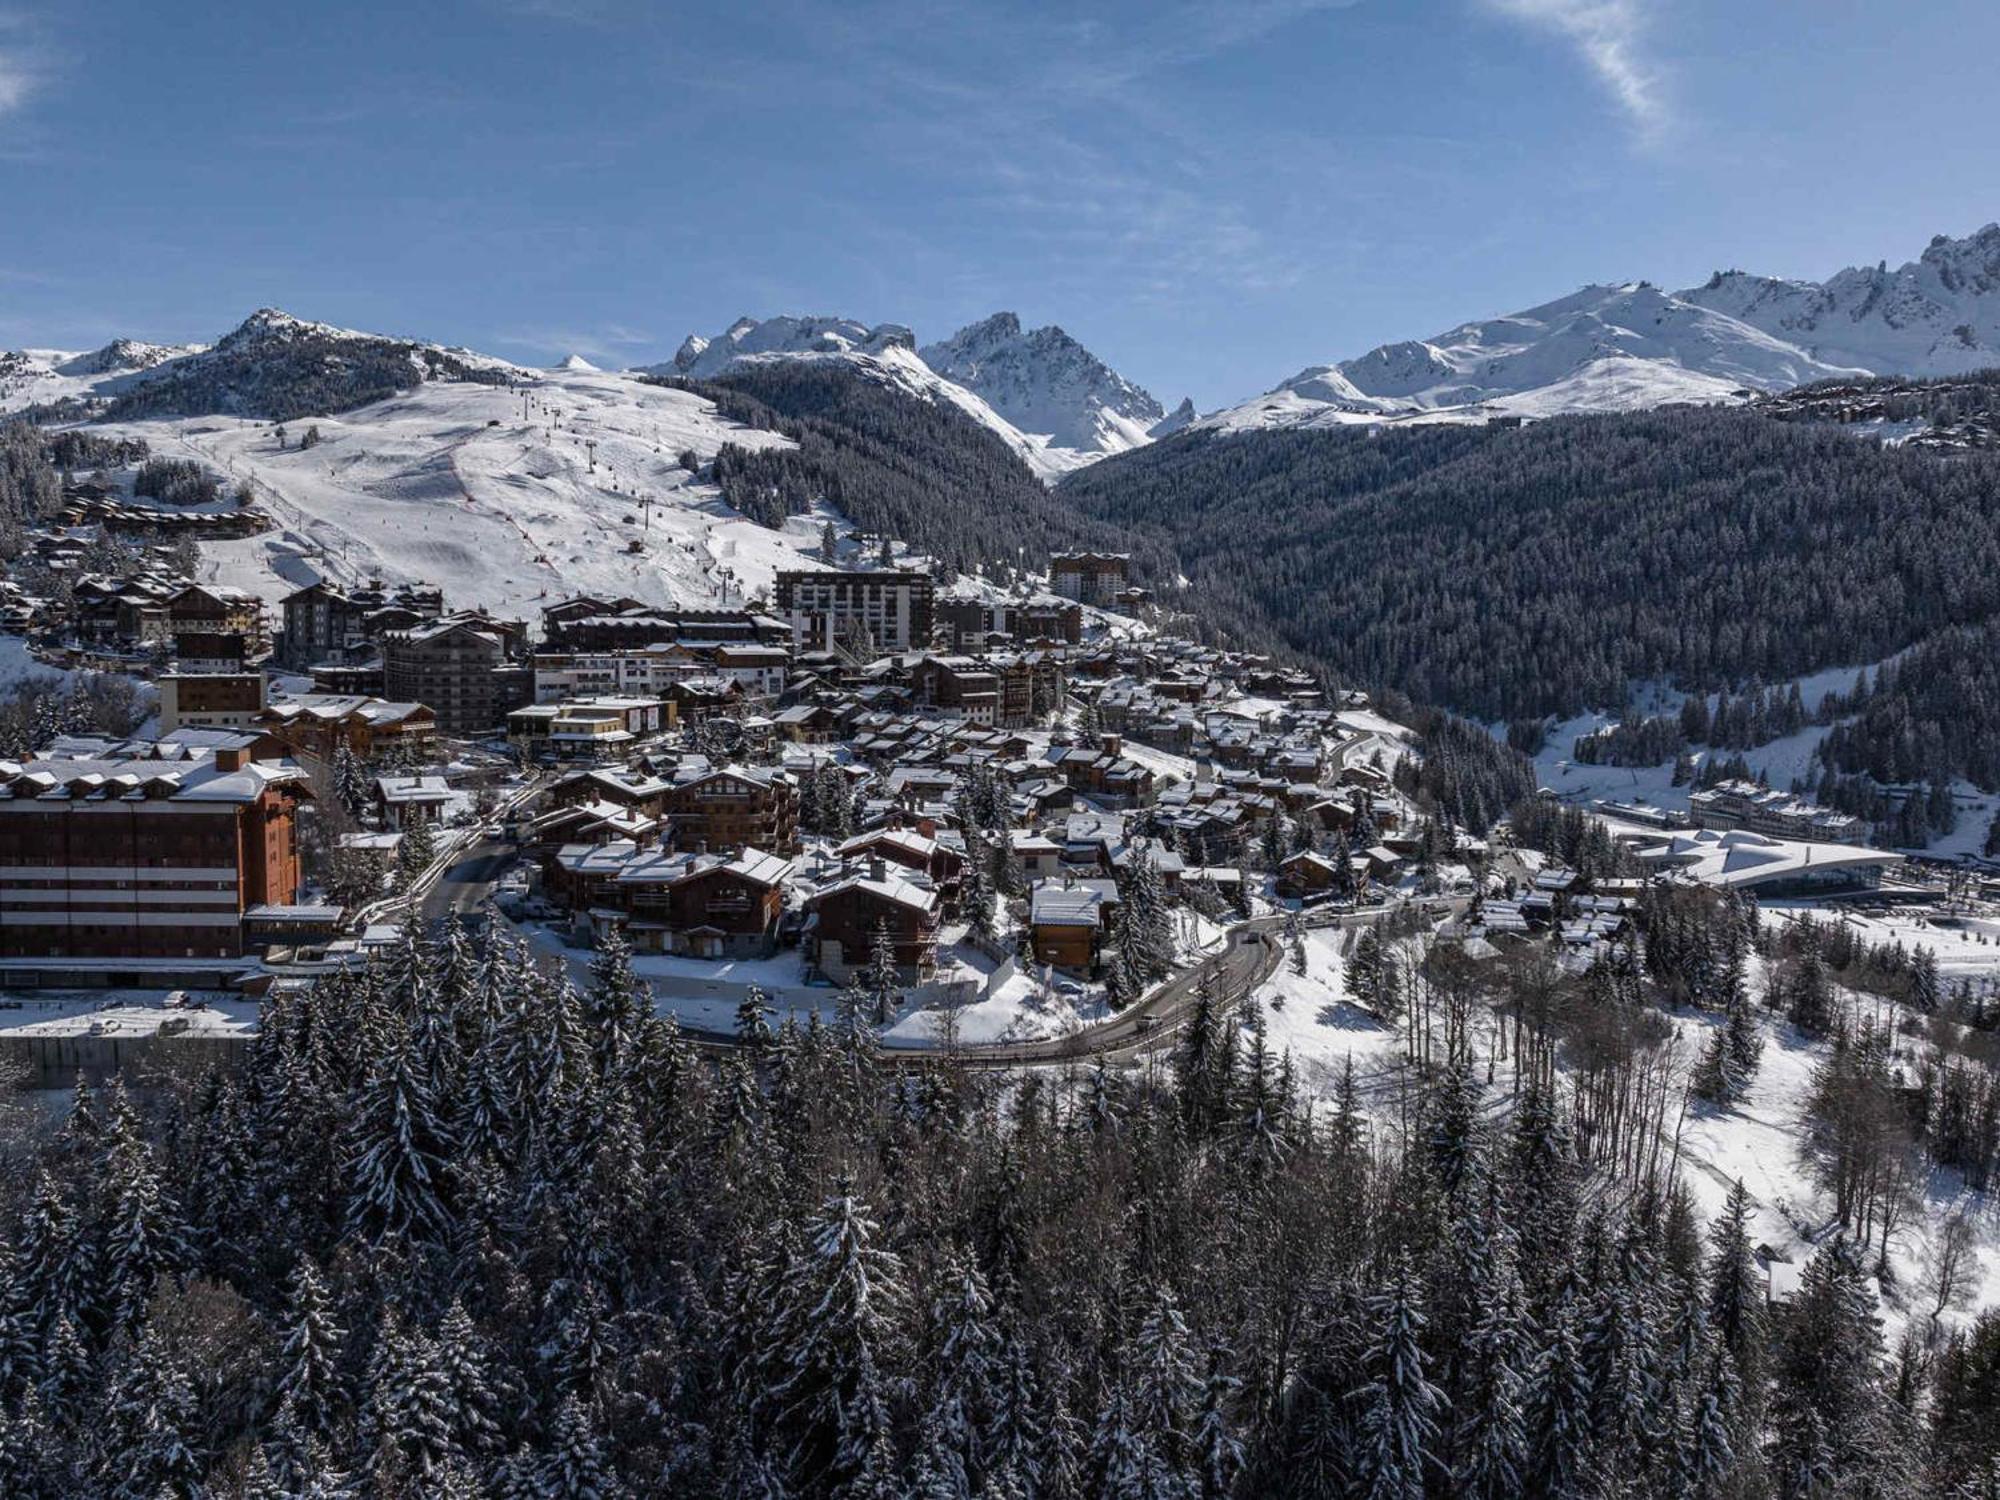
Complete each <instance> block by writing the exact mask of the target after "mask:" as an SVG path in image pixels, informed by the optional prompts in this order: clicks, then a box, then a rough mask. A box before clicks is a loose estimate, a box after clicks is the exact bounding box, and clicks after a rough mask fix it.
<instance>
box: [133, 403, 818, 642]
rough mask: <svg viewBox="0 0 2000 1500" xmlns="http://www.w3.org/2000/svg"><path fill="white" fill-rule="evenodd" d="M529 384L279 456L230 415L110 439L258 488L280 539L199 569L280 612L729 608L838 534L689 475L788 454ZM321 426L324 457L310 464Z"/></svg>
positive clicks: (703, 408) (210, 551) (709, 415)
mask: <svg viewBox="0 0 2000 1500" xmlns="http://www.w3.org/2000/svg"><path fill="white" fill-rule="evenodd" d="M522 375H523V379H524V382H525V384H524V385H523V386H519V387H514V388H507V387H499V386H484V385H476V384H465V383H452V382H431V383H426V384H424V385H421V386H418V387H417V388H416V389H414V390H411V391H408V392H405V393H403V394H401V395H398V396H394V397H392V398H390V399H388V400H386V401H381V402H377V403H375V404H374V405H372V406H366V407H362V408H360V409H359V410H356V411H351V412H347V413H344V414H342V415H340V416H337V417H321V418H318V419H316V421H314V422H311V423H307V422H296V423H293V424H291V426H290V427H289V428H288V429H287V439H288V442H289V446H288V447H285V448H282V449H281V448H279V446H278V443H277V438H276V433H275V429H274V428H273V427H272V426H271V425H269V424H266V423H262V422H254V421H245V420H237V419H232V418H227V417H203V418H198V419H193V420H187V421H178V420H176V421H146V422H132V423H125V424H119V425H115V426H113V427H110V428H108V429H107V430H108V431H111V432H116V433H123V434H129V435H130V436H133V437H139V438H143V439H144V440H145V441H146V442H147V443H149V444H150V445H151V446H152V448H153V451H154V452H155V453H158V454H162V455H165V456H167V457H177V458H178V457H187V458H195V459H198V460H200V461H201V462H203V463H206V464H208V465H209V466H210V467H212V468H214V469H216V470H218V471H220V472H222V473H224V474H226V475H227V476H229V478H230V480H231V481H232V482H235V481H248V483H249V484H250V487H251V488H252V490H253V491H254V492H255V494H256V497H257V503H258V504H260V505H261V506H263V507H264V508H265V509H266V510H268V511H269V512H270V513H271V515H272V517H273V518H274V519H275V520H276V521H277V523H278V529H277V530H276V531H273V532H269V533H266V534H265V535H263V536H258V537H250V538H245V539H241V540H236V541H224V542H214V543H204V544H203V547H202V554H203V572H204V575H205V576H206V578H207V579H208V580H210V581H213V582H218V583H225V584H233V585H236V586H238V587H242V588H247V589H249V590H251V591H252V592H254V593H257V594H260V595H261V596H263V597H264V598H265V599H267V600H270V601H273V602H275V601H276V600H278V599H281V598H282V597H283V596H284V595H285V594H287V593H289V592H290V591H291V590H293V589H295V588H298V587H300V586H301V585H302V584H305V583H309V582H312V581H313V580H314V579H316V578H319V577H328V578H331V579H334V580H335V581H338V582H344V583H358V582H362V581H365V580H367V579H370V578H381V579H383V580H385V581H387V582H390V583H424V584H433V585H436V586H438V587H441V588H442V589H443V590H444V592H445V598H446V601H447V603H448V604H450V605H451V606H453V607H472V606H484V607H485V608H487V609H489V610H492V611H494V612H495V613H498V614H502V615H508V616H515V617H518V616H523V615H530V616H531V615H532V614H533V613H534V612H535V611H537V610H539V609H540V608H541V607H542V606H543V605H545V604H548V603H552V602H554V601H555V600H557V599H561V598H564V597H567V596H569V595H572V594H577V593H599V594H608V595H629V596H631V597H633V598H635V599H639V600H641V601H642V602H645V603H649V604H681V605H691V606H701V607H720V606H724V605H732V604H740V603H741V602H742V600H743V599H744V598H745V597H746V596H747V595H748V594H751V593H755V592H757V591H759V590H761V589H765V588H767V587H768V586H769V584H770V582H771V578H772V575H773V574H774V573H775V572H776V571H777V570H778V569H779V568H783V567H792V566H800V565H804V563H805V562H806V561H807V559H809V558H810V557H811V556H812V555H813V554H814V553H815V551H816V548H817V546H818V542H819V532H820V526H821V522H822V520H823V519H824V518H823V517H819V516H803V517H795V518H793V520H792V521H791V522H790V523H789V525H788V526H787V528H786V530H785V531H784V532H782V533H779V532H773V531H770V530H767V529H766V528H764V527H762V526H758V525H756V524H754V523H753V522H750V521H747V520H745V519H744V518H743V517H742V516H741V515H739V514H738V513H737V512H735V511H734V510H732V509H730V508H729V507H728V506H727V505H725V504H724V503H723V501H722V499H721V497H720V494H719V492H718V491H717V490H716V488H715V486H713V485H711V484H707V483H703V482H701V481H699V480H697V479H696V478H695V477H694V476H693V475H692V474H689V473H688V472H687V471H686V470H684V469H683V468H682V467H681V463H680V455H681V454H682V453H683V452H684V451H687V450H692V451H693V452H694V454H695V455H696V456H697V458H698V459H699V460H700V461H702V462H704V463H705V462H707V461H708V460H709V459H712V458H713V457H714V456H715V454H716V452H717V451H718V450H719V449H720V448H721V447H722V446H723V444H725V443H734V444H736V445H738V446H740V447H744V448H752V449H755V448H769V447H784V446H789V440H788V439H786V438H784V437H781V436H779V435H778V434H775V433H769V432H758V431H754V430H752V429H749V428H745V427H741V426H738V425H737V424H735V423H733V422H730V421H729V420H727V419H726V418H724V417H722V416H721V415H720V414H719V413H718V412H717V411H716V410H715V408H714V407H713V406H712V405H711V404H710V403H708V402H706V401H703V400H701V399H700V398H698V397H695V396H691V395H688V394H686V393H685V392H681V391H672V390H667V389H664V388H662V387H659V386H652V385H646V384H644V383H642V382H640V381H638V380H635V379H633V378H631V377H629V376H624V375H607V374H602V373H599V372H597V371H594V370H577V369H565V370H554V371H546V372H529V371H524V372H522ZM309 425H315V426H317V427H318V428H319V432H320V437H321V441H320V442H319V443H318V444H317V445H316V446H314V447H312V448H301V447H300V446H299V439H300V438H301V436H302V435H303V433H304V431H305V429H306V427H307V426H309ZM635 541H636V542H638V543H639V544H640V546H641V550H640V551H638V552H633V551H630V550H628V549H629V547H630V544H631V543H633V542H635Z"/></svg>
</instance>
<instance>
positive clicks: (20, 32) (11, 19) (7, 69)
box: [0, 11, 42, 115]
mask: <svg viewBox="0 0 2000 1500" xmlns="http://www.w3.org/2000/svg"><path fill="white" fill-rule="evenodd" d="M41 77H42V70H41V61H40V56H39V54H38V52H37V50H36V48H35V45H34V41H33V38H32V37H31V36H30V35H29V31H28V22H27V18H26V17H24V16H18V15H15V14H13V13H12V12H9V11H0V115H10V114H12V113H14V111H15V110H17V109H20V108H21V107H22V106H23V105H25V104H26V103H27V102H28V97H29V96H30V95H31V94H33V93H34V92H35V90H36V88H37V87H38V86H39V85H40V83H41Z"/></svg>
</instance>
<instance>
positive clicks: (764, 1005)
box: [736, 984, 778, 1053]
mask: <svg viewBox="0 0 2000 1500" xmlns="http://www.w3.org/2000/svg"><path fill="white" fill-rule="evenodd" d="M777 1040H778V1036H777V1033H776V1032H774V1031H773V1030H771V997H770V996H768V995H766V994H765V993H764V991H763V990H762V989H760V988H758V987H757V986H756V985H754V984H753V985H751V986H750V988H749V989H748V990H746V991H745V992H744V995H743V999H742V1002H741V1003H740V1004H738V1005H737V1007H736V1041H737V1045H738V1046H741V1047H745V1048H748V1049H749V1050H750V1051H752V1052H757V1053H761V1052H764V1051H767V1050H768V1049H769V1048H771V1047H772V1046H774V1045H775V1044H776V1042H777Z"/></svg>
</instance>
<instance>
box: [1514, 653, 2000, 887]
mask: <svg viewBox="0 0 2000 1500" xmlns="http://www.w3.org/2000/svg"><path fill="white" fill-rule="evenodd" d="M1901 654H1902V653H1900V652H1898V653H1897V656H1900V655H1901ZM1895 660H1896V656H1891V657H1888V658H1885V659H1884V660H1883V661H1879V662H1868V663H1863V664H1862V665H1859V666H1841V667H1828V668H1825V669H1824V670H1822V671H1818V672H1809V673H1806V674H1805V675H1804V676H1801V677H1797V678H1792V679H1788V680H1787V681H1784V682H1780V683H1777V684H1775V686H1776V688H1777V689H1778V690H1779V691H1781V692H1782V691H1785V690H1787V689H1789V688H1790V687H1791V686H1793V685H1794V684H1796V685H1797V687H1798V689H1799V697H1800V700H1801V701H1802V702H1803V703H1804V704H1805V708H1806V712H1807V713H1808V714H1811V713H1817V712H1818V711H1819V708H1820V706H1821V704H1822V703H1823V702H1824V700H1825V698H1826V696H1827V695H1828V694H1829V693H1846V692H1848V691H1849V690H1850V689H1851V688H1852V687H1853V686H1854V682H1855V679H1856V677H1857V676H1859V675H1860V674H1861V673H1863V672H1866V673H1867V674H1868V677H1869V680H1870V681H1873V680H1874V678H1875V677H1876V676H1877V675H1878V674H1879V673H1880V672H1881V670H1882V668H1883V667H1885V666H1887V665H1889V664H1890V663H1892V662H1894V661H1895ZM1685 696H1686V695H1685V694H1682V693H1680V692H1677V691H1675V690H1674V689H1673V688H1671V687H1669V686H1667V685H1664V684H1660V683H1643V684H1640V685H1638V686H1637V687H1635V688H1634V690H1633V694H1632V704H1633V707H1634V709H1635V710H1636V711H1637V712H1638V713H1639V714H1641V715H1642V716H1647V717H1650V716H1656V715H1672V714H1677V713H1679V712H1680V707H1681V703H1682V701H1683V699H1684V698H1685ZM1617 722H1618V715H1617V714H1614V713H1601V712H1600V713H1587V714H1579V715H1577V716H1576V717H1574V718H1570V719H1564V720H1562V721H1560V722H1559V723H1557V724H1555V725H1554V726H1553V727H1551V728H1550V730H1549V732H1548V737H1547V740H1546V742H1545V743H1544V744H1543V746H1542V748H1541V750H1540V751H1538V752H1537V753H1536V755H1535V758H1534V759H1535V775H1536V778H1537V780H1538V781H1539V782H1540V784H1541V785H1542V786H1544V787H1546V788H1547V789H1548V790H1550V791H1552V792H1554V793H1555V794H1556V795H1557V796H1558V797H1560V798H1561V799H1562V800H1563V801H1565V802H1574V803H1577V804H1578V805H1580V806H1589V805H1590V804H1591V803H1594V802H1600V801H1606V802H1624V803H1631V804H1634V805H1636V806H1641V807H1653V808H1658V809H1660V810H1661V811H1663V812H1675V813H1685V812H1686V811H1687V810H1688V797H1689V794H1690V793H1692V792H1693V791H1694V790H1695V788H1694V786H1693V785H1692V783H1687V784H1683V785H1680V786H1675V785H1674V784H1673V772H1674V765H1673V761H1672V760H1671V759H1668V760H1665V761H1662V762H1661V763H1660V764H1658V765H1655V766H1608V765H1586V764H1584V763H1583V762H1581V761H1579V760H1577V759H1576V745H1577V741H1579V740H1581V739H1585V738H1588V737H1589V736H1590V735H1592V734H1595V733H1597V732H1598V731H1600V730H1604V729H1609V728H1611V727H1612V726H1614V725H1615V724H1616V723H1617ZM1830 728H1831V726H1830V725H1825V724H1808V725H1807V726H1806V727H1805V728H1803V729H1801V730H1800V731H1799V732H1798V733H1796V734H1788V735H1784V736H1782V737H1780V738H1778V739H1775V740H1771V741H1769V742H1768V743H1766V744H1762V745H1759V746H1758V747H1757V748H1756V749H1754V750H1746V751H1743V752H1742V755H1743V759H1744V761H1745V762H1746V763H1747V764H1748V765H1749V767H1750V769H1751V771H1752V772H1755V773H1761V774H1762V775H1763V776H1764V778H1765V779H1766V781H1768V782H1769V784H1770V785H1771V786H1773V787H1776V788H1778V789H1779V790H1781V791H1782V790H1785V789H1787V788H1789V787H1790V786H1791V785H1792V783H1793V782H1794V781H1803V782H1805V783H1807V784H1808V785H1810V784H1811V783H1812V782H1814V781H1816V780H1817V779H1818V775H1819V769H1820V768H1819V766H1818V765H1817V763H1816V762H1815V761H1814V754H1815V752H1816V751H1817V750H1818V749H1819V746H1820V743H1821V742H1822V741H1823V740H1825V738H1826V736H1827V733H1828V731H1829V729H1830ZM1491 729H1492V732H1493V733H1494V734H1495V735H1496V736H1504V735H1505V733H1506V726H1505V725H1504V724H1495V725H1492V726H1491ZM1736 753H1737V752H1735V751H1731V750H1717V749H1714V748H1710V747H1703V748H1696V749H1693V750H1691V751H1690V752H1689V755H1690V759H1691V760H1692V761H1693V762H1694V764H1695V765H1696V766H1700V765H1701V764H1703V763H1704V762H1706V761H1710V760H1728V759H1730V758H1732V757H1733V756H1734V755H1735V754H1736ZM1952 796H1953V798H1954V799H1955V800H1956V802H1957V804H1958V812H1959V817H1958V827H1957V828H1955V829H1954V830H1953V831H1952V832H1951V833H1950V834H1947V835H1942V836H1940V837H1938V838H1935V839H1933V840H1932V841H1931V843H1930V844H1929V845H1928V846H1926V847H1925V848H1924V849H1923V850H1922V851H1920V852H1922V853H1924V854H1927V855H1931V856H1933V857H1935V858H1939V859H1951V858H1956V857H1958V856H1960V855H1966V854H1976V853H1978V852H1979V850H1980V847H1981V845H1982V844H1983V843H1984V841H1985V837H1986V829H1987V826H1988V824H1989V823H1990V822H1991V820H1992V817H1993V814H1994V811H1995V809H1996V808H2000V799H1997V798H1994V797H1992V796H1990V795H1988V794H1987V793H1985V792H1982V791H1980V790H1979V788H1977V787H1976V786H1974V785H1972V783H1970V782H1968V781H1959V782H1956V783H1954V784H1953V786H1952ZM1913 852H1919V851H1913Z"/></svg>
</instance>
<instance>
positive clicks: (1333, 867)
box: [1277, 849, 1346, 899]
mask: <svg viewBox="0 0 2000 1500" xmlns="http://www.w3.org/2000/svg"><path fill="white" fill-rule="evenodd" d="M1345 873H1346V872H1345V871H1343V870H1342V869H1341V868H1340V866H1339V865H1337V864H1336V863H1334V861H1333V860H1331V859H1329V858H1328V857H1327V856H1326V855H1324V854H1320V853H1317V852H1316V851H1314V850H1311V849H1301V850H1300V851H1299V852H1298V853H1297V854H1294V855H1291V856H1290V857H1289V858H1286V859H1284V860H1281V861H1279V864H1278V883H1277V890H1278V894H1279V895H1280V896H1291V897H1294V898H1298V899H1304V898H1306V897H1309V896H1322V895H1325V894H1326V893H1327V892H1328V891H1332V890H1336V889H1338V888H1339V886H1340V884H1341V881H1342V877H1343V875H1344V874H1345Z"/></svg>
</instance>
